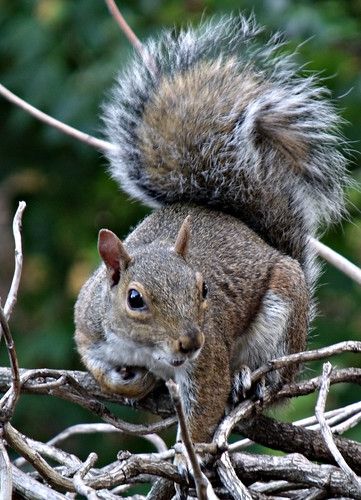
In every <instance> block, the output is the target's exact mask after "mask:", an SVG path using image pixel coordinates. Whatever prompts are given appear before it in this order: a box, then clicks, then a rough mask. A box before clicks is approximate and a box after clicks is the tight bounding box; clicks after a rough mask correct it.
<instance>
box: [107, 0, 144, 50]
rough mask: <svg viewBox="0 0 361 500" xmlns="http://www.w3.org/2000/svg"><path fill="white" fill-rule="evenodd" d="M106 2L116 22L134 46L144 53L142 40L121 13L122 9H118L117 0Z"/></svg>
mask: <svg viewBox="0 0 361 500" xmlns="http://www.w3.org/2000/svg"><path fill="white" fill-rule="evenodd" d="M105 3H106V4H107V6H108V9H109V12H110V13H111V15H112V16H113V17H114V19H115V20H116V22H117V23H118V24H119V26H120V29H121V30H122V32H123V33H124V35H125V36H126V37H127V38H128V40H129V42H130V44H131V45H133V47H134V48H135V49H136V50H137V51H138V52H139V53H140V54H141V55H143V52H144V48H143V45H142V42H141V41H140V40H139V38H138V37H137V35H136V34H135V33H134V31H133V30H132V28H131V27H130V26H129V24H128V23H127V21H126V20H125V19H124V17H123V15H122V14H121V12H120V10H119V9H118V7H117V5H116V3H115V1H114V0H105Z"/></svg>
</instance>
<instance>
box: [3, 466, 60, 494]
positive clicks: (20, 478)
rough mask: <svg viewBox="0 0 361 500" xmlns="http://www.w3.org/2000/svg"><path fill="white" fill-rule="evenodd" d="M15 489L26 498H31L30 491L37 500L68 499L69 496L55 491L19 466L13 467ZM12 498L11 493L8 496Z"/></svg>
mask: <svg viewBox="0 0 361 500" xmlns="http://www.w3.org/2000/svg"><path fill="white" fill-rule="evenodd" d="M12 471H13V483H14V490H15V491H16V492H17V493H20V494H21V495H23V497H24V498H29V496H28V495H29V492H31V494H32V497H31V498H33V499H34V498H36V499H37V500H67V499H69V497H68V496H65V495H62V494H61V493H58V492H56V491H54V490H53V489H52V488H50V486H48V485H45V484H42V483H40V482H38V481H36V480H35V479H33V478H32V477H31V476H30V475H29V474H25V472H22V471H21V470H19V469H18V468H17V467H15V466H13V467H12ZM8 498H11V495H10V496H9V497H8Z"/></svg>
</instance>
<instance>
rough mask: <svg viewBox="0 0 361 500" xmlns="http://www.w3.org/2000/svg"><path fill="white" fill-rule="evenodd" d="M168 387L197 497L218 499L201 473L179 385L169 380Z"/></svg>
mask: <svg viewBox="0 0 361 500" xmlns="http://www.w3.org/2000/svg"><path fill="white" fill-rule="evenodd" d="M167 387H168V390H169V394H170V395H171V398H172V401H173V404H174V408H175V410H176V413H177V417H178V422H179V427H180V431H181V436H182V441H183V444H184V446H185V449H186V450H187V455H188V459H189V462H190V463H191V466H192V471H193V478H194V482H195V485H196V490H197V497H198V498H199V499H200V500H207V498H209V499H211V498H217V497H216V495H215V493H214V492H213V488H212V486H211V485H210V483H209V481H208V479H207V478H206V476H205V475H204V474H203V472H202V471H201V467H200V465H199V462H198V459H197V455H196V453H195V451H194V447H193V443H192V441H191V438H190V435H189V431H188V427H187V423H186V418H185V414H184V410H183V405H182V401H181V398H180V395H179V389H178V385H177V384H176V383H174V382H173V380H168V382H167ZM212 495H213V496H212Z"/></svg>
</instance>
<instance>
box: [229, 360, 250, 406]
mask: <svg viewBox="0 0 361 500" xmlns="http://www.w3.org/2000/svg"><path fill="white" fill-rule="evenodd" d="M250 389H251V370H250V368H249V367H248V366H246V365H244V366H242V367H241V369H240V370H239V372H237V373H236V375H235V376H234V379H233V384H232V393H231V401H232V404H233V406H235V405H237V404H238V403H240V402H241V401H242V400H243V399H245V398H246V397H247V393H248V392H249V390H250Z"/></svg>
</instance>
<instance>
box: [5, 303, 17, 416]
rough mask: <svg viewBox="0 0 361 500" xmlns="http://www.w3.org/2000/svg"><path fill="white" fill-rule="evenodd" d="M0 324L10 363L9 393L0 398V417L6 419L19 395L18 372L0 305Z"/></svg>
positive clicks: (7, 327)
mask: <svg viewBox="0 0 361 500" xmlns="http://www.w3.org/2000/svg"><path fill="white" fill-rule="evenodd" d="M0 324H1V327H2V330H3V333H4V338H5V343H6V347H7V351H8V355H9V359H10V365H11V390H10V394H9V395H8V394H5V395H4V396H3V397H2V398H1V400H0V412H1V415H0V419H1V420H2V421H7V420H9V419H10V418H11V416H12V414H13V411H14V409H15V405H16V402H17V400H18V398H19V395H20V388H21V385H20V372H19V365H18V358H17V355H16V350H15V344H14V341H13V338H12V335H11V332H10V328H9V325H8V322H7V320H6V318H5V314H4V310H3V308H2V307H1V306H0Z"/></svg>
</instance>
